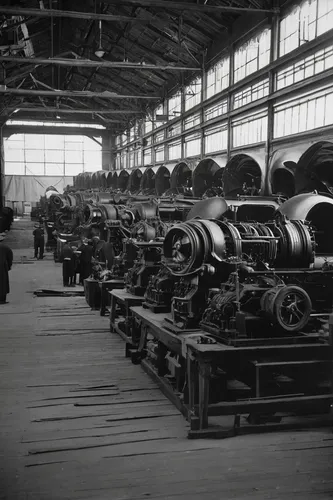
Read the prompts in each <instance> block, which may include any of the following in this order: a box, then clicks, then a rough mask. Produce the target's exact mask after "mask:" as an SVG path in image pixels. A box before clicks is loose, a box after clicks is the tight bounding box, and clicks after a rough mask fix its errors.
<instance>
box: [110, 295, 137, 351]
mask: <svg viewBox="0 0 333 500" xmlns="http://www.w3.org/2000/svg"><path fill="white" fill-rule="evenodd" d="M108 293H109V297H110V303H111V305H110V332H111V333H113V332H117V333H118V335H120V336H121V337H122V338H123V339H124V340H125V342H126V346H125V347H126V351H125V352H126V356H128V353H129V349H131V348H134V347H136V346H137V345H138V339H137V338H136V330H135V328H134V327H133V322H132V319H133V318H132V311H131V308H132V306H138V305H139V304H142V302H143V301H144V300H145V299H144V297H138V296H136V295H132V294H131V293H128V292H127V291H126V290H125V289H124V288H122V289H120V290H116V289H114V290H110V291H109V292H108ZM117 306H120V308H121V309H122V310H123V312H124V316H123V317H119V314H118V313H117ZM121 318H122V320H123V321H124V328H123V329H122V328H120V326H119V321H120V320H121Z"/></svg>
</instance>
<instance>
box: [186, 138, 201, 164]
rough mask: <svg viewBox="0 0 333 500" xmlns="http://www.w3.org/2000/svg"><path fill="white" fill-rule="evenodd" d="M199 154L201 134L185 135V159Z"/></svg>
mask: <svg viewBox="0 0 333 500" xmlns="http://www.w3.org/2000/svg"><path fill="white" fill-rule="evenodd" d="M200 152H201V133H200V132H196V133H195V134H191V135H187V136H186V137H185V152H184V154H185V157H186V158H187V157H189V156H197V155H199V154H200Z"/></svg>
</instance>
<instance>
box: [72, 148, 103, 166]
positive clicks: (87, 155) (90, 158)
mask: <svg viewBox="0 0 333 500" xmlns="http://www.w3.org/2000/svg"><path fill="white" fill-rule="evenodd" d="M71 163H75V162H71ZM84 163H90V164H91V165H93V166H96V165H98V166H100V165H101V164H102V153H101V151H85V152H84ZM98 170H100V168H98Z"/></svg>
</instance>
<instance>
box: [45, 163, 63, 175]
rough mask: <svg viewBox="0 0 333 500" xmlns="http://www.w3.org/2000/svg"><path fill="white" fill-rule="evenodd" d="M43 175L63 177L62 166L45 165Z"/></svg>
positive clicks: (55, 164) (61, 164) (57, 164)
mask: <svg viewBox="0 0 333 500" xmlns="http://www.w3.org/2000/svg"><path fill="white" fill-rule="evenodd" d="M45 175H64V164H63V163H45Z"/></svg>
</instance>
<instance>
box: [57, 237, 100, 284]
mask: <svg viewBox="0 0 333 500" xmlns="http://www.w3.org/2000/svg"><path fill="white" fill-rule="evenodd" d="M92 261H93V247H92V242H90V241H88V239H87V238H84V239H83V240H82V244H81V245H80V246H79V247H78V246H76V245H73V246H71V245H70V244H69V243H68V242H66V243H64V245H63V247H62V250H61V252H60V255H59V262H62V279H63V285H64V286H75V285H76V277H77V275H79V284H80V285H83V280H84V279H86V278H88V277H89V276H90V274H91V272H92Z"/></svg>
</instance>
